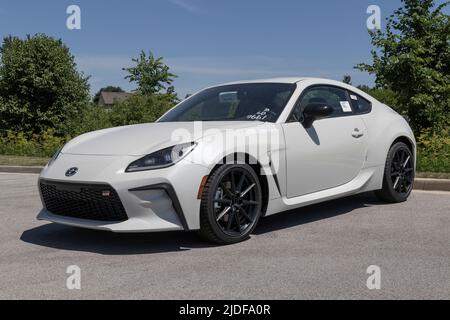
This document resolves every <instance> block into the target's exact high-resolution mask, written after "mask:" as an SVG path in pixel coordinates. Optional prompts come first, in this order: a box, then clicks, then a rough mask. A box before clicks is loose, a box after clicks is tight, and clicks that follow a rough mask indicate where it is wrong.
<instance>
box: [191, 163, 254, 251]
mask: <svg viewBox="0 0 450 320" xmlns="http://www.w3.org/2000/svg"><path fill="white" fill-rule="evenodd" d="M261 208H262V192H261V185H260V182H259V179H258V176H257V175H256V173H255V172H254V171H253V169H252V167H250V166H249V165H224V166H222V167H219V168H218V169H217V170H216V171H214V172H213V173H212V174H211V176H210V177H209V178H208V181H207V183H206V185H205V188H204V190H203V195H202V202H201V209H200V235H201V236H202V237H203V238H204V239H206V240H208V241H211V242H215V243H218V244H232V243H237V242H240V241H243V240H245V239H247V238H248V236H249V235H250V234H251V232H252V231H253V230H254V229H255V227H256V224H257V223H258V220H259V218H260V216H261Z"/></svg>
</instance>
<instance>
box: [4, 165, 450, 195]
mask: <svg viewBox="0 0 450 320" xmlns="http://www.w3.org/2000/svg"><path fill="white" fill-rule="evenodd" d="M43 168H44V167H21V166H0V172H4V173H34V174H39V173H40V172H41V171H42V169H43ZM414 190H427V191H450V179H426V178H416V180H415V182H414Z"/></svg>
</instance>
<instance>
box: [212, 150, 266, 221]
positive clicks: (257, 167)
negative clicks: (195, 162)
mask: <svg viewBox="0 0 450 320" xmlns="http://www.w3.org/2000/svg"><path fill="white" fill-rule="evenodd" d="M230 164H247V165H249V166H250V167H251V168H252V169H253V171H254V172H255V174H256V176H257V177H258V180H259V183H260V184H261V191H262V199H263V205H262V209H261V216H263V217H264V216H265V214H266V211H267V206H268V205H269V199H270V194H269V182H268V179H267V175H266V174H263V172H264V169H263V166H262V165H261V163H260V162H259V161H258V160H257V159H255V158H254V157H253V156H251V155H250V154H248V153H239V152H234V153H232V154H229V155H227V156H225V157H223V158H222V160H221V161H219V162H218V163H217V164H215V165H214V167H213V168H212V170H211V172H210V173H209V176H211V175H212V174H213V173H214V171H216V170H217V169H218V168H220V167H221V166H224V165H230Z"/></svg>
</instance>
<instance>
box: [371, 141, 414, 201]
mask: <svg viewBox="0 0 450 320" xmlns="http://www.w3.org/2000/svg"><path fill="white" fill-rule="evenodd" d="M413 184H414V158H413V154H412V151H411V150H410V149H409V147H408V146H407V145H406V144H404V143H403V142H398V143H396V144H394V145H393V146H392V147H391V149H390V150H389V152H388V156H387V159H386V166H385V169H384V177H383V189H381V190H378V191H376V192H375V194H376V195H377V196H378V198H380V199H381V200H383V201H386V202H392V203H397V202H403V201H406V200H407V199H408V197H409V195H410V194H411V191H412V189H413Z"/></svg>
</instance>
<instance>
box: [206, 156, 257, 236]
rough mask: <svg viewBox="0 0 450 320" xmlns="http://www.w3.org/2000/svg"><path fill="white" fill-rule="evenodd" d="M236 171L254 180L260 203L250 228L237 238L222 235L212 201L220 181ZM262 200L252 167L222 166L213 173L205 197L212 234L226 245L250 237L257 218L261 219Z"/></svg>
mask: <svg viewBox="0 0 450 320" xmlns="http://www.w3.org/2000/svg"><path fill="white" fill-rule="evenodd" d="M236 169H239V170H242V171H246V172H247V173H248V174H249V175H250V176H251V177H252V178H253V179H254V182H255V183H256V185H255V188H256V192H257V195H258V196H259V199H260V201H259V205H258V207H257V212H256V217H255V220H254V221H253V224H252V226H251V227H250V228H248V229H247V231H246V232H245V233H244V234H242V235H239V236H232V235H228V234H226V233H224V232H223V231H222V229H221V228H220V227H219V225H218V224H217V222H216V213H215V210H214V202H213V201H214V197H215V192H216V190H217V188H218V187H219V184H220V182H221V181H222V179H223V178H224V177H225V176H226V175H227V174H228V173H229V172H230V171H231V170H236ZM262 200H263V199H262V189H261V184H260V181H259V179H258V176H257V175H256V173H255V172H254V170H253V169H252V167H250V166H249V165H224V166H222V167H220V168H219V169H218V170H217V171H216V172H215V174H213V176H212V180H211V185H210V188H209V190H208V195H207V197H206V201H207V204H206V208H207V212H206V214H207V217H208V222H209V224H210V226H211V228H212V229H213V231H214V233H215V234H216V236H217V237H218V238H219V239H220V240H221V241H223V242H226V243H236V242H240V241H243V240H245V239H247V238H248V237H249V236H250V234H251V233H252V232H253V231H254V229H255V228H256V225H257V224H258V221H259V218H260V217H261V209H262Z"/></svg>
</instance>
